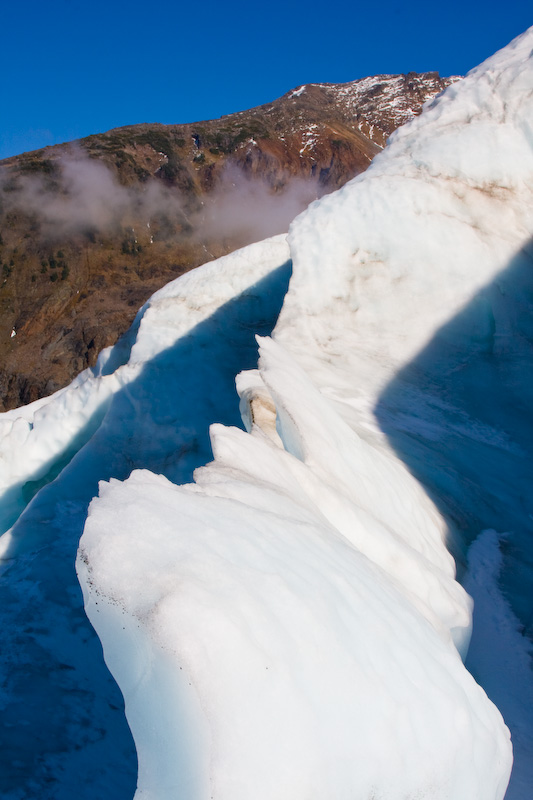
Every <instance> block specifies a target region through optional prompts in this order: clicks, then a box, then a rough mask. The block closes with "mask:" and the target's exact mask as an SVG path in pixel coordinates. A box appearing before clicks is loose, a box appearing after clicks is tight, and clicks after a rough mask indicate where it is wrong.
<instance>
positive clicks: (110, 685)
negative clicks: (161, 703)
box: [0, 262, 291, 800]
mask: <svg viewBox="0 0 533 800" xmlns="http://www.w3.org/2000/svg"><path fill="white" fill-rule="evenodd" d="M290 273H291V263H290V262H287V263H286V264H284V265H283V266H281V267H279V268H278V269H276V270H274V271H273V272H272V273H270V274H269V275H268V276H267V277H266V278H264V279H263V280H261V281H259V282H258V283H257V284H255V285H254V286H252V287H250V288H249V289H248V290H246V291H245V292H244V293H242V294H241V295H240V296H239V297H237V298H235V299H234V300H231V301H230V302H228V303H226V304H225V305H224V306H223V307H221V308H220V309H219V310H218V311H217V312H216V313H215V314H213V315H212V316H211V317H210V318H209V319H207V320H205V321H203V322H202V323H200V324H199V325H197V326H196V327H195V328H194V329H193V330H192V331H191V332H190V333H189V334H188V335H186V336H184V337H182V338H181V339H180V340H178V341H177V342H176V343H175V344H174V345H173V346H172V347H170V348H168V349H167V350H165V351H163V352H161V353H159V354H158V355H157V356H156V357H154V358H153V359H151V360H150V361H149V362H147V363H146V364H145V365H144V366H143V368H142V371H141V372H140V374H139V375H138V376H137V377H136V378H135V379H134V380H133V381H132V382H131V383H129V384H128V385H127V386H126V387H124V388H123V389H122V390H120V391H119V392H118V393H117V394H115V395H114V396H113V398H112V400H111V404H110V407H109V409H108V411H107V413H106V415H105V417H104V419H103V421H102V423H101V425H100V427H99V428H98V430H97V431H96V432H95V433H94V434H93V436H92V438H91V439H90V440H89V441H88V443H87V444H86V445H85V446H84V447H82V449H81V450H80V451H79V452H78V453H77V454H76V455H75V456H74V458H72V460H71V461H70V463H69V464H68V465H67V466H66V467H65V469H63V471H62V472H61V473H60V474H59V476H58V477H57V478H56V480H54V481H53V482H52V483H50V484H49V485H47V486H45V487H44V488H42V489H41V490H40V491H39V492H38V493H37V494H36V496H35V497H34V498H33V500H32V501H31V503H30V504H29V505H28V507H27V508H26V510H25V511H24V513H23V514H22V515H21V517H20V519H19V520H18V522H17V523H16V525H15V526H14V528H13V530H12V540H11V544H10V547H9V549H8V552H7V553H6V556H8V558H11V559H12V561H11V563H10V566H9V567H8V569H7V570H6V572H5V574H4V577H3V581H2V584H1V587H0V625H1V626H2V630H3V648H2V652H3V657H2V661H3V668H4V673H5V674H4V690H5V694H4V697H5V703H4V710H3V715H2V723H1V734H0V736H1V744H0V753H1V755H0V763H1V765H2V766H1V770H0V774H1V776H2V777H1V778H0V793H2V796H5V797H6V798H7V797H10V796H11V795H10V793H12V796H13V797H16V798H17V800H18V798H25V797H28V798H30V797H35V796H39V798H41V800H47V798H49V799H50V800H52V798H53V800H71V799H72V797H77V798H79V800H82V798H86V799H87V800H99V799H100V798H101V800H108V798H109V797H113V798H114V799H115V800H126V798H131V797H132V796H133V794H134V791H135V785H136V777H137V761H136V754H135V749H134V745H133V740H132V737H131V734H130V731H129V728H128V726H127V723H126V720H125V717H124V705H123V701H122V697H121V695H120V691H119V690H118V687H117V686H116V684H115V683H114V681H113V679H112V678H111V676H110V675H109V672H108V671H107V668H106V667H105V664H104V662H103V658H102V650H101V646H100V642H99V640H98V639H97V637H96V635H95V633H94V631H93V629H92V627H91V626H90V624H89V622H88V620H87V618H86V617H85V613H84V610H83V599H82V595H81V590H80V588H79V585H78V581H77V577H76V573H75V569H74V562H75V558H76V552H77V547H78V542H79V538H80V536H81V534H82V532H83V526H84V523H85V519H86V517H87V509H88V505H89V503H90V501H91V499H92V497H93V496H95V494H96V493H97V491H98V481H99V480H109V479H111V478H118V479H121V480H123V479H125V478H127V477H128V475H129V474H130V473H131V471H132V470H133V469H142V468H145V469H150V470H152V471H154V472H158V473H161V474H163V475H166V477H168V478H169V479H170V480H172V481H175V482H179V483H185V482H188V481H190V480H191V479H192V473H193V470H194V469H195V468H196V467H198V466H201V465H203V464H205V463H207V462H208V461H209V460H211V458H212V452H211V445H210V440H209V426H210V424H211V423H213V422H221V423H223V424H224V425H238V426H241V425H242V423H241V420H240V416H239V412H238V402H237V395H236V392H235V385H234V379H235V375H236V373H238V372H239V371H240V370H242V369H251V368H255V367H256V365H257V345H256V341H255V334H256V333H260V334H262V335H269V334H270V332H271V331H272V329H273V327H274V325H275V322H276V320H277V317H278V314H279V311H280V309H281V306H282V303H283V299H284V296H285V294H286V291H287V288H288V281H289V278H290ZM149 533H150V531H149V528H148V527H147V535H149Z"/></svg>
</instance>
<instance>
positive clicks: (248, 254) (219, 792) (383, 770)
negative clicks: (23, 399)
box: [0, 29, 533, 800]
mask: <svg viewBox="0 0 533 800" xmlns="http://www.w3.org/2000/svg"><path fill="white" fill-rule="evenodd" d="M532 52H533V29H531V30H530V31H529V32H527V33H526V34H524V35H523V36H522V37H519V38H518V39H517V40H515V41H514V42H513V43H511V45H509V46H508V47H507V48H506V49H504V50H503V51H501V52H500V53H498V54H496V55H495V56H494V57H493V58H492V59H489V60H488V61H487V62H485V64H483V65H481V66H480V67H478V68H477V69H476V70H474V71H473V72H472V73H471V74H470V75H469V76H468V77H467V78H466V79H465V80H464V81H462V82H460V83H456V84H454V85H452V86H451V87H450V88H449V89H448V90H447V91H446V93H445V94H444V95H443V96H441V97H440V98H438V99H437V100H435V101H433V102H431V103H430V104H429V105H428V106H426V108H425V111H424V113H423V114H422V115H421V117H419V118H417V119H415V120H413V121H412V122H411V123H410V124H409V125H408V126H406V127H405V128H403V129H400V130H399V131H398V132H397V133H396V134H395V135H394V136H393V138H392V141H391V143H390V145H389V146H388V147H387V148H386V149H385V150H384V151H383V153H381V154H380V155H379V156H378V157H376V159H375V160H374V162H373V164H372V165H371V167H370V168H369V170H368V171H367V172H366V173H365V174H364V175H362V176H360V177H359V178H357V179H355V180H354V181H352V182H351V183H350V184H348V185H347V186H346V187H344V188H343V189H342V190H341V191H339V192H337V193H335V194H333V195H329V196H327V197H325V198H323V199H322V200H320V201H317V202H316V203H314V204H312V206H311V207H310V208H309V209H308V211H307V212H304V214H302V215H301V216H300V217H299V218H297V220H296V221H295V222H294V223H293V225H292V227H291V230H290V232H289V237H288V240H286V238H285V237H283V236H281V237H276V238H274V239H271V240H267V241H265V242H263V243H260V244H257V245H252V246H251V247H249V248H246V249H244V250H242V251H239V252H237V253H235V254H233V255H231V256H227V257H225V258H224V259H220V260H219V261H216V262H213V263H211V264H208V265H206V266H204V267H202V268H200V269H198V270H195V271H194V272H192V273H189V274H187V275H185V276H183V277H182V278H179V279H178V280H177V281H174V282H173V283H171V284H169V285H168V286H167V287H165V288H164V289H162V290H161V291H160V292H157V293H156V294H155V295H154V296H153V297H152V298H151V300H150V301H149V302H148V303H147V304H146V305H145V306H144V307H143V308H142V309H141V311H140V312H139V314H138V316H137V319H136V322H135V323H134V326H133V327H132V329H131V331H130V332H129V334H128V335H127V336H126V337H125V338H124V340H123V341H122V342H121V343H119V345H117V346H116V347H115V348H113V349H111V350H108V351H106V352H105V353H104V354H102V356H101V357H100V360H99V363H98V365H97V367H96V368H95V369H94V370H88V371H87V372H85V373H83V374H82V375H81V376H79V378H78V379H76V381H74V382H73V384H72V385H71V386H70V387H67V388H66V389H64V390H61V391H60V392H58V393H56V394H55V395H53V396H52V397H51V398H48V399H45V400H41V401H37V403H34V404H32V405H31V406H27V407H25V408H23V409H18V410H17V411H14V412H8V413H7V414H4V415H2V416H1V418H0V424H1V428H0V432H1V433H2V435H3V438H2V439H1V440H0V447H1V450H0V455H1V457H2V460H1V462H0V466H1V467H2V472H1V473H0V478H1V480H2V486H3V487H4V498H3V499H4V501H5V502H4V504H3V514H4V528H6V529H7V528H10V526H12V527H11V529H10V530H9V531H8V532H7V533H6V534H4V537H3V540H2V541H3V542H4V545H3V551H2V552H3V555H4V560H3V569H4V575H3V581H4V590H3V591H4V594H3V597H2V602H1V603H0V618H1V621H2V629H3V631H4V640H5V646H4V657H3V660H4V664H5V665H6V667H7V669H6V680H5V683H4V686H3V690H2V692H3V693H2V696H1V701H2V704H3V708H4V720H5V723H4V724H5V726H6V727H5V731H6V740H5V743H4V745H3V752H4V753H5V754H6V757H5V761H6V769H5V771H4V779H3V780H4V786H3V793H2V796H3V797H6V798H8V800H21V798H23V797H29V796H39V797H50V798H52V797H53V798H54V800H67V798H69V799H70V798H72V797H79V798H81V797H83V798H87V799H88V798H100V797H101V798H113V800H115V798H116V799H117V800H126V798H131V797H132V796H133V793H134V791H135V783H137V794H136V797H137V798H139V800H140V798H153V799H154V800H167V798H168V799H170V798H171V797H172V798H173V797H179V798H180V800H210V798H216V800H250V798H254V800H304V798H306V799H307V798H317V800H318V799H320V800H323V799H324V798H335V800H354V798H357V800H370V798H375V800H377V798H380V800H405V798H407V797H412V798H414V797H420V798H428V800H445V798H446V800H502V798H503V797H504V796H505V797H506V800H529V794H530V787H531V785H532V783H533V774H532V772H533V770H532V763H533V759H532V758H531V755H532V745H533V735H532V729H533V725H532V722H531V720H532V714H531V702H532V681H531V648H530V645H529V639H528V638H526V636H525V633H527V634H531V613H532V603H533V600H532V598H533V592H532V584H533V580H532V578H533V549H532V547H531V541H530V534H531V520H532V518H533V516H532V515H533V508H532V507H531V497H532V495H531V491H530V487H531V478H532V474H531V470H532V468H531V457H532V455H533V431H532V426H531V413H530V409H531V401H532V400H533V397H532V395H533V384H532V382H531V380H530V375H531V365H532V356H533V326H532V325H531V296H532V294H531V287H532V283H531V269H532V264H533V259H532V252H533V251H532V248H531V236H532V231H533V197H532V193H533V128H532V126H531V120H532V119H533V59H532V56H531V54H532ZM303 88H304V87H302V90H303ZM291 261H292V266H293V273H292V278H291V282H290V286H289V289H288V291H287V280H288V277H289V272H290V267H291ZM283 298H284V299H283ZM282 302H283V307H282V308H281V305H282ZM280 308H281V314H280V316H279V319H278V321H277V324H276V326H275V328H274V331H273V333H272V327H273V325H274V323H275V322H276V317H277V315H278V312H279V310H280ZM271 333H272V338H270V334H271ZM254 334H259V338H258V344H259V360H258V356H257V349H256V347H257V346H256V343H255V339H254ZM235 382H236V387H237V391H238V395H237V392H236V391H235V389H234V383H235ZM239 397H240V399H239ZM210 426H211V427H210ZM209 431H210V433H209ZM209 436H210V438H209ZM193 473H194V481H193ZM56 476H57V477H56ZM98 482H100V483H99V486H98ZM32 497H33V499H31V498H32ZM89 504H90V505H89ZM82 530H83V531H84V532H83V536H82V537H81V542H80V544H79V549H78V554H77V562H76V563H77V570H78V575H79V579H80V583H81V586H82V589H83V594H84V602H85V609H86V612H87V614H88V616H89V618H90V620H91V622H92V624H93V625H94V628H95V630H96V632H97V634H98V636H99V638H100V640H101V642H102V644H103V648H104V655H105V659H106V662H107V665H108V666H109V668H110V670H111V672H112V673H113V675H114V677H115V678H116V680H117V682H118V685H119V687H120V689H121V691H122V693H123V695H124V698H125V704H126V716H127V719H128V723H129V726H130V728H131V732H132V734H133V738H134V741H135V750H136V753H137V757H138V773H137V765H136V761H135V751H134V749H133V744H132V741H131V739H130V738H129V733H128V730H127V728H126V726H125V723H124V719H123V715H122V711H121V708H120V698H119V696H118V692H117V690H116V687H115V686H114V684H113V683H112V681H111V679H110V677H109V675H108V674H107V672H106V671H105V669H104V666H103V662H102V659H101V655H100V652H99V649H98V641H97V640H96V639H95V637H94V635H93V634H92V632H91V629H90V627H89V625H88V623H87V622H86V621H85V618H84V616H83V610H82V604H81V599H80V596H79V590H78V586H77V584H76V580H75V575H74V569H73V562H74V558H75V554H76V549H77V548H78V540H79V538H80V535H81V533H82ZM496 531H499V532H500V533H496ZM472 542H473V543H472ZM450 552H451V553H453V557H452V555H451V554H450ZM456 566H457V568H458V572H459V578H460V579H461V580H462V581H464V582H465V586H466V589H467V590H468V591H469V592H470V594H471V595H472V596H473V597H474V599H475V602H476V607H475V610H474V628H473V632H472V617H471V614H472V601H471V599H470V597H469V595H468V594H467V592H466V591H465V589H464V588H463V587H462V586H461V585H460V583H459V582H457V581H456V580H455V572H456ZM528 626H529V627H528ZM471 634H472V639H470V637H471ZM470 641H471V646H470V650H469V651H468V655H466V654H467V650H468V647H469V642H470ZM465 655H466V659H467V660H466V666H467V667H468V669H466V668H465V666H464V665H463V661H462V660H461V657H465ZM43 675H46V681H43V677H42V676H43ZM476 681H477V682H476ZM481 687H483V688H481ZM485 692H486V693H487V694H488V695H489V697H490V699H489V697H487V694H486V693H485ZM491 701H493V702H491ZM493 703H496V705H497V706H498V707H499V709H500V711H501V712H503V715H504V718H505V721H506V722H507V724H508V725H509V727H510V729H511V736H512V739H513V743H514V752H515V765H514V769H513V776H512V779H511V784H510V786H509V789H508V790H507V792H506V788H507V783H508V779H509V772H510V769H511V763H512V753H511V744H510V741H509V731H508V730H507V728H506V726H505V724H504V721H503V719H502V716H501V714H500V711H499V710H498V708H496V705H494V704H493ZM43 786H44V787H49V788H46V792H48V794H46V792H44V791H43V790H42V787H43Z"/></svg>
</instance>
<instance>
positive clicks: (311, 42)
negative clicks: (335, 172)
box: [0, 0, 533, 158]
mask: <svg viewBox="0 0 533 800" xmlns="http://www.w3.org/2000/svg"><path fill="white" fill-rule="evenodd" d="M532 24H533V4H532V2H531V0H503V1H502V0H499V2H495V1H494V0H487V1H486V2H484V3H481V2H479V0H462V1H461V0H450V1H449V2H447V3H443V2H437V3H436V2H432V1H431V0H429V2H427V1H426V2H421V1H420V0H414V2H408V3H406V2H399V0H380V2H368V0H367V1H366V2H364V3H362V2H358V0H352V1H351V2H347V0H336V1H335V2H322V3H313V2H311V1H310V0H308V2H306V3H301V4H300V3H299V4H295V3H291V2H290V0H287V2H285V3H282V2H279V0H271V2H270V3H265V2H255V3H254V2H253V0H231V2H229V1H228V0H225V2H223V1H222V0H220V2H218V3H211V2H209V0H204V1H203V2H196V1H195V0H182V2H170V1H169V0H158V2H150V0H145V1H144V2H140V1H139V0H131V2H124V0H91V2H80V0H50V2H46V0H29V1H28V0H18V2H15V0H4V2H3V3H2V11H1V14H0V36H1V44H0V108H1V111H0V115H1V116H0V158H5V157H6V156H9V155H14V154H17V153H21V152H24V151H27V150H34V149H37V148H40V147H44V146H45V145H48V144H55V143H57V142H63V141H69V140H71V139H75V138H78V137H81V136H86V135H88V134H90V133H98V132H101V131H105V130H109V129H110V128H115V127H119V126H121V125H129V124H134V123H138V122H165V123H179V122H195V121H199V120H202V119H212V118H215V117H219V116H221V115H222V114H228V113H231V112H233V111H240V110H243V109H246V108H251V107H252V106H256V105H260V104H261V103H266V102H268V101H270V100H274V99H275V98H276V97H279V96H280V95H282V94H284V93H285V92H287V91H288V90H289V89H292V88H294V87H295V86H297V85H299V84H302V83H310V82H334V83H337V82H344V81H350V80H355V79H356V78H361V77H364V76H366V75H374V74H379V73H400V72H409V71H411V70H414V71H416V72H424V71H429V70H437V71H439V72H440V74H441V75H451V74H464V73H465V72H466V71H468V70H469V69H471V68H472V67H474V66H476V64H478V63H479V62H480V61H482V60H483V59H485V58H486V57H487V56H489V55H491V54H492V53H493V52H494V51H495V50H497V49H499V48H500V47H503V46H504V45H506V44H507V43H508V42H509V41H510V40H511V39H512V38H514V37H515V36H516V35H518V34H519V33H521V32H522V31H523V30H525V29H526V28H527V27H528V26H529V25H532Z"/></svg>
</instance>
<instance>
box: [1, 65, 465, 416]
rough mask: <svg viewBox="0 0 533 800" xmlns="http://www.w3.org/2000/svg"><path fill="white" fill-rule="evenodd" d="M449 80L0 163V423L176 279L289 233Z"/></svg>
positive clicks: (311, 94) (151, 128)
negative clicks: (255, 243) (294, 221)
mask: <svg viewBox="0 0 533 800" xmlns="http://www.w3.org/2000/svg"><path fill="white" fill-rule="evenodd" d="M454 80H458V78H440V77H439V76H438V74H437V73H425V74H421V75H418V74H415V73H409V74H408V75H393V76H391V75H379V76H375V77H371V78H364V79H361V80H358V81H354V82H352V83H347V84H340V85H335V84H307V85H304V86H300V87H298V88H297V89H294V90H293V91H291V92H288V93H287V94H286V95H284V96H283V97H281V98H280V99H278V100H276V101H274V102H273V103H269V104H266V105H263V106H260V107H258V108H254V109H251V110H249V111H243V112H239V113H236V114H232V115H229V116H225V117H221V118H220V119H218V120H211V121H205V122H199V123H194V124H188V125H160V124H142V125H134V126H129V127H125V128H120V129H116V130H112V131H109V132H107V133H103V134H96V135H94V136H89V137H87V138H85V139H82V140H80V141H78V142H74V143H70V144H65V145H57V146H55V147H48V148H45V149H44V150H40V151H35V152H32V153H26V154H23V155H21V156H17V157H13V158H9V159H6V160H4V161H2V162H0V270H1V282H0V410H1V409H4V410H5V409H8V408H13V407H16V406H18V405H20V404H23V403H27V402H30V401H32V400H34V399H37V398H38V397H41V396H43V395H46V394H49V393H51V392H53V391H55V390H56V389H58V388H60V387H61V386H63V385H65V384H66V383H68V382H69V381H70V380H71V379H72V377H73V376H74V375H75V374H77V373H78V372H79V371H81V370H82V369H84V368H85V367H87V366H91V365H93V364H94V363H95V361H96V358H97V355H98V353H99V351H100V350H101V349H102V348H103V347H105V346H107V345H110V344H113V343H114V342H115V341H116V340H117V338H118V337H119V336H120V335H121V334H122V333H123V332H124V331H125V330H126V329H127V328H128V326H129V325H130V323H131V321H132V319H133V317H134V315H135V312H136V311H137V309H138V308H139V306H140V305H141V304H142V303H143V302H144V301H145V300H146V299H147V298H148V297H149V296H150V295H151V294H152V293H153V292H154V291H155V290H156V289H157V288H159V287H160V286H162V285H163V284H165V283H167V282H168V281H169V280H171V279H172V278H174V277H176V276H177V275H179V274H180V273H182V272H184V271H186V270H188V269H191V268H192V267H195V266H197V265H198V264H201V263H203V262H205V261H208V260H210V259H211V258H213V257H218V256H220V255H222V254H224V253H227V252H230V251H231V250H233V249H235V248H237V247H240V246H242V245H244V244H247V243H249V242H250V241H253V240H256V239H261V238H263V237H265V236H267V235H270V234H273V233H276V232H279V231H283V230H285V229H286V228H287V226H288V224H289V222H290V220H291V219H292V218H293V217H294V216H295V215H296V214H297V213H298V212H299V211H301V210H302V209H303V208H304V207H305V206H306V205H307V204H308V203H309V202H310V201H311V200H312V199H314V198H315V197H317V196H320V195H321V194H324V193H326V192H330V191H333V190H335V189H338V188H339V187H340V186H342V185H343V184H344V183H345V182H346V181H347V180H349V179H351V178H353V177H354V176H355V175H357V174H359V173H361V172H363V171H364V170H365V169H366V167H367V166H368V164H369V163H370V161H371V160H372V158H373V156H374V155H375V154H376V153H377V152H378V151H379V150H380V148H381V147H382V146H383V144H384V142H385V140H386V138H387V137H388V136H389V135H390V134H391V133H392V131H393V130H395V129H396V128H397V127H398V126H400V125H402V124H404V123H405V122H407V121H408V120H409V119H410V118H412V117H413V116H415V115H417V114H418V113H419V112H420V110H421V107H422V105H423V103H424V102H425V101H426V100H428V99H431V98H432V97H433V96H435V95H436V94H437V93H439V92H440V91H442V90H443V89H444V88H445V87H446V86H447V85H449V84H450V83H451V82H453V81H454Z"/></svg>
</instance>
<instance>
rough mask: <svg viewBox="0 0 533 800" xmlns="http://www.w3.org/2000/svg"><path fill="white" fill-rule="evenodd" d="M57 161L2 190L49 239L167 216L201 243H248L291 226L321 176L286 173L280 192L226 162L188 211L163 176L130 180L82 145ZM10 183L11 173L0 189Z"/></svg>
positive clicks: (175, 232) (174, 227) (171, 228)
mask: <svg viewBox="0 0 533 800" xmlns="http://www.w3.org/2000/svg"><path fill="white" fill-rule="evenodd" d="M55 165H56V171H55V173H53V174H52V175H45V174H27V175H21V176H20V177H18V178H17V179H16V181H15V183H13V180H12V179H11V181H10V183H11V190H10V191H4V192H2V200H3V205H4V207H5V208H6V210H8V211H9V210H14V209H19V210H23V211H24V212H26V213H28V214H31V215H35V216H36V217H37V218H38V220H39V222H40V223H41V229H42V234H43V235H44V236H45V237H48V238H64V237H65V236H67V237H68V236H70V235H75V234H78V233H84V232H87V231H92V232H95V233H100V234H104V235H105V234H108V233H110V234H112V233H113V232H114V231H116V229H117V227H119V226H128V225H132V224H135V223H136V222H139V221H140V222H143V223H147V222H151V221H153V220H157V219H158V218H160V219H164V220H165V221H166V223H167V224H166V231H167V232H166V234H165V236H166V237H167V238H168V237H171V238H174V239H175V240H179V238H180V237H182V236H184V235H188V236H190V235H191V234H192V235H193V236H194V237H195V238H196V239H197V240H198V241H202V242H205V241H214V240H215V241H220V240H228V239H229V240H234V241H238V243H239V244H240V245H242V244H247V243H249V242H252V241H258V240H260V239H264V238H266V237H267V236H271V235H273V234H275V233H281V232H283V231H286V230H287V229H288V227H289V224H290V222H291V221H292V220H293V219H294V217H295V216H297V214H299V213H300V212H301V211H303V209H305V208H306V206H307V205H308V204H309V203H310V202H311V201H312V200H314V199H315V198H316V197H317V196H318V184H317V182H313V181H306V180H303V179H301V178H294V177H290V178H289V177H287V179H286V180H285V184H284V188H283V189H282V190H281V191H276V192H275V191H274V190H273V189H272V187H271V186H270V185H269V184H268V182H267V181H266V180H263V179H261V178H260V177H254V178H253V179H252V178H251V177H249V176H247V175H246V174H245V173H244V171H243V170H242V169H241V168H240V167H238V166H236V165H227V166H226V167H225V168H224V169H223V170H222V172H221V175H220V177H219V179H218V181H217V183H216V185H215V188H214V189H213V190H212V191H211V192H209V193H206V194H204V195H203V199H202V201H201V202H200V201H199V205H198V209H197V210H196V211H192V212H191V211H190V210H189V212H188V216H186V214H185V208H186V207H188V206H190V198H187V197H185V196H184V195H182V194H181V193H180V191H179V190H178V189H176V188H175V187H169V186H167V185H166V184H164V183H163V182H161V181H158V180H151V181H147V182H146V183H143V184H136V185H134V186H123V185H121V184H120V183H119V182H118V180H117V178H116V176H115V175H114V173H113V172H112V170H111V169H110V168H109V167H107V166H106V165H105V164H104V163H103V162H101V161H98V160H96V159H93V158H89V157H88V156H87V155H86V154H85V153H83V152H82V151H80V150H75V149H72V150H71V151H70V152H69V153H68V154H67V155H65V156H63V157H62V158H61V159H58V161H57V162H55ZM2 183H3V186H2ZM6 183H7V178H6V177H4V178H3V180H0V188H4V189H5V188H6ZM185 217H186V220H185ZM185 221H186V222H187V223H189V225H190V226H191V227H192V231H191V227H189V228H188V230H187V234H184V233H180V231H181V228H182V226H183V223H184V222H185Z"/></svg>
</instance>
